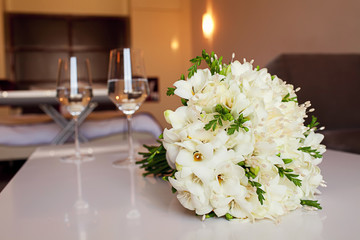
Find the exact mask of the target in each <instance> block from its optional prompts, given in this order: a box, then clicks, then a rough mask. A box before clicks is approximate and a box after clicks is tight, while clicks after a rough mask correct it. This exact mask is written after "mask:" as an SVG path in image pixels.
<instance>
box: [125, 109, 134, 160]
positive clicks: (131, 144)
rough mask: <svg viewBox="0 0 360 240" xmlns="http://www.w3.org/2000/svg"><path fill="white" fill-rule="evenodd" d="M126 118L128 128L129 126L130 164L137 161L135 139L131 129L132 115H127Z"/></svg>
mask: <svg viewBox="0 0 360 240" xmlns="http://www.w3.org/2000/svg"><path fill="white" fill-rule="evenodd" d="M126 118H127V126H128V143H129V157H128V159H129V161H130V163H134V162H135V159H134V150H133V138H132V129H131V119H132V114H127V115H126Z"/></svg>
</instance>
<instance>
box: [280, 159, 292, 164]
mask: <svg viewBox="0 0 360 240" xmlns="http://www.w3.org/2000/svg"><path fill="white" fill-rule="evenodd" d="M282 160H283V162H284V163H285V164H288V163H291V162H292V161H293V160H292V159H290V158H283V159H282Z"/></svg>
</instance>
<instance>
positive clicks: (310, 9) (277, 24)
mask: <svg viewBox="0 0 360 240" xmlns="http://www.w3.org/2000/svg"><path fill="white" fill-rule="evenodd" d="M211 4H212V5H213V6H212V10H213V13H214V17H215V24H216V26H215V33H214V36H213V40H212V43H211V42H210V41H207V40H205V39H204V38H203V37H202V32H201V16H202V14H203V13H204V12H205V11H206V6H207V5H211ZM359 9H360V1H359V0H316V1H313V0H303V1H296V0H289V1H283V0H271V1H268V0H255V1H238V0H222V1H217V0H207V1H206V0H196V1H193V2H192V23H193V24H192V25H193V26H194V28H193V29H192V43H193V54H196V55H198V54H200V53H201V50H202V49H203V48H206V49H208V50H214V51H215V52H218V53H219V55H223V56H224V57H225V59H228V60H230V57H231V54H232V53H233V52H235V53H236V56H237V58H239V59H242V58H244V57H245V58H247V59H254V60H255V63H254V64H256V65H260V66H262V67H263V66H265V65H266V64H267V63H268V62H269V61H270V60H271V59H272V58H274V57H276V56H277V55H278V54H281V53H360V14H359ZM275 74H276V73H275Z"/></svg>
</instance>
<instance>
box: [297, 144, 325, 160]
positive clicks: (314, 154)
mask: <svg viewBox="0 0 360 240" xmlns="http://www.w3.org/2000/svg"><path fill="white" fill-rule="evenodd" d="M298 150H299V151H302V152H305V153H308V154H310V156H312V157H314V158H322V154H320V152H319V151H318V150H316V149H312V148H311V147H310V146H308V147H300V148H298Z"/></svg>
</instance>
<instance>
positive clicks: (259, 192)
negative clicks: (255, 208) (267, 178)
mask: <svg viewBox="0 0 360 240" xmlns="http://www.w3.org/2000/svg"><path fill="white" fill-rule="evenodd" d="M249 183H250V185H251V186H253V187H256V194H257V195H258V200H259V202H260V203H261V205H263V204H264V201H265V197H264V194H265V193H266V192H265V191H264V190H262V189H261V188H260V187H261V184H260V183H258V182H255V181H251V180H249Z"/></svg>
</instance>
